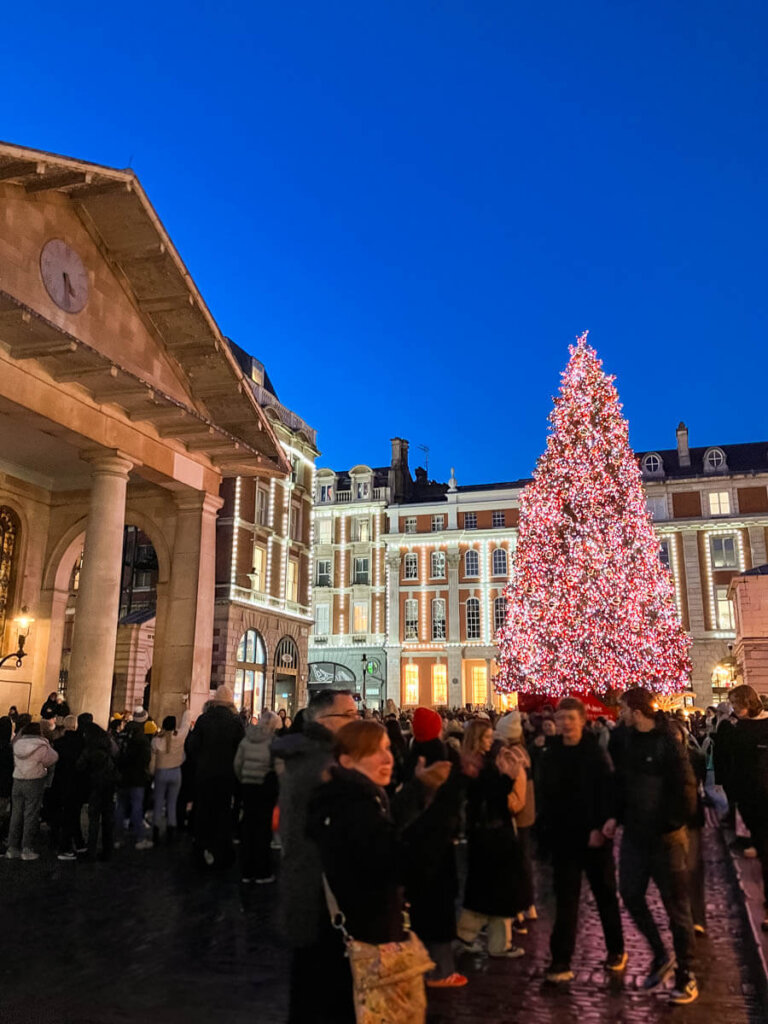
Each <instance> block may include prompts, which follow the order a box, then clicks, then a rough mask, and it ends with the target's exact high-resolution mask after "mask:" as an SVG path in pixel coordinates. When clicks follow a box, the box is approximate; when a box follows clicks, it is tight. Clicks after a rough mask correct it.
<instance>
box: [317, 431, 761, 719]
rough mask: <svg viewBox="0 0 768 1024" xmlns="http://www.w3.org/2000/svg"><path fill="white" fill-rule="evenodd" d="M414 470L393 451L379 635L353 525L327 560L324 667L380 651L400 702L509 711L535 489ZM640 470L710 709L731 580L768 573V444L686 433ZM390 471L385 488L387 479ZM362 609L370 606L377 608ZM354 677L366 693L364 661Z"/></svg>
mask: <svg viewBox="0 0 768 1024" xmlns="http://www.w3.org/2000/svg"><path fill="white" fill-rule="evenodd" d="M407 458H408V446H407V442H404V441H402V440H401V439H396V440H395V441H393V458H392V465H391V466H390V467H389V469H388V471H387V472H388V477H389V479H390V480H395V479H396V480H397V488H395V487H392V486H390V488H389V490H388V491H387V492H384V491H380V494H379V497H380V509H379V511H378V512H377V515H379V516H381V518H382V519H383V521H384V524H385V525H384V530H383V533H382V534H379V535H378V543H379V550H380V552H381V554H382V556H383V558H384V559H385V569H386V572H385V584H384V602H383V612H382V611H381V610H380V611H379V617H378V619H376V620H375V623H376V624H377V625H376V628H377V630H379V632H377V633H376V634H375V635H374V634H372V632H371V630H370V629H368V630H366V629H363V627H364V626H369V624H370V620H368V619H366V618H365V617H360V618H359V619H358V621H357V626H359V627H360V628H359V629H356V628H355V621H354V603H355V601H356V600H357V598H356V595H355V593H354V591H353V590H350V589H349V587H350V586H351V580H352V579H353V576H351V575H350V574H351V573H353V572H354V559H355V558H356V557H358V556H357V555H356V553H355V550H354V544H353V542H352V540H351V538H350V536H349V530H348V527H347V526H346V525H345V526H344V528H343V529H342V527H341V526H340V525H339V526H338V527H337V528H335V529H334V531H333V532H332V535H331V536H332V543H330V545H329V546H326V548H325V549H324V550H323V554H322V559H321V556H320V554H319V553H318V554H317V557H316V572H319V571H322V574H323V578H324V579H328V578H331V579H333V582H334V586H335V588H336V589H334V591H333V594H332V599H333V600H332V602H331V603H332V607H333V608H334V609H336V611H335V614H334V613H328V612H325V611H323V612H321V613H318V610H317V605H318V601H321V602H322V601H324V600H325V599H324V598H320V597H318V593H319V592H318V591H317V590H316V591H315V605H314V610H315V621H316V624H317V623H318V614H319V616H320V617H319V623H320V629H319V630H318V627H317V625H316V627H315V633H314V635H313V637H312V638H311V641H310V662H314V661H315V660H316V659H318V658H319V657H320V655H319V651H320V650H321V649H322V650H324V651H330V650H341V651H344V652H349V651H351V650H354V649H355V648H356V646H357V645H359V646H360V647H362V648H364V649H367V647H368V645H371V646H373V641H374V639H375V644H376V646H377V647H378V645H381V646H383V648H384V650H385V652H386V676H385V687H384V690H383V694H384V695H385V696H388V697H391V698H392V699H393V700H394V701H395V702H396V703H398V704H400V705H404V706H406V707H407V706H414V705H416V704H427V705H432V706H440V705H448V706H452V707H455V706H459V705H464V704H471V705H478V704H489V703H492V702H493V703H499V702H500V698H499V697H498V695H496V694H495V692H494V688H493V677H494V676H495V674H496V672H497V668H498V666H497V656H498V648H497V646H496V643H495V636H496V632H497V630H498V629H499V628H500V626H501V625H502V623H503V622H504V615H505V605H504V587H505V585H506V583H507V581H508V579H509V573H510V570H511V566H512V562H513V559H514V553H515V546H516V538H517V526H518V519H519V497H520V492H521V490H522V488H523V487H524V486H525V484H526V482H527V481H525V480H520V481H514V482H511V483H493V484H487V485H470V486H460V485H459V484H458V483H457V481H456V479H455V477H454V476H453V475H452V477H451V480H450V481H449V483H448V484H436V483H434V482H430V481H428V480H427V479H426V474H425V473H424V471H423V470H417V471H416V474H415V479H412V478H411V475H410V472H409V470H408V464H407ZM638 458H639V461H640V467H641V471H642V475H643V483H644V486H645V490H646V495H647V501H648V507H649V510H650V512H651V515H652V517H653V520H654V523H655V526H656V530H657V533H658V536H659V541H660V552H661V557H662V559H663V560H664V562H665V563H666V564H667V565H668V567H669V569H670V572H671V573H672V577H673V581H674V585H675V594H676V600H677V604H678V608H679V611H680V615H681V619H682V622H683V625H684V627H685V629H686V630H687V631H688V632H689V634H690V636H691V638H692V640H693V645H692V651H691V657H692V676H691V685H692V689H693V690H694V691H695V693H696V697H697V700H698V702H699V703H702V702H706V703H708V702H709V701H710V700H711V698H712V685H713V675H714V674H715V670H716V667H717V666H718V664H720V663H721V662H722V661H723V659H724V658H727V657H728V655H729V650H730V648H729V645H730V646H731V647H732V645H733V643H734V639H735V629H734V625H735V624H734V618H733V609H732V605H731V602H730V600H729V598H728V593H729V586H730V583H731V579H732V578H733V577H735V576H737V575H739V574H740V573H742V572H744V571H745V570H747V569H750V568H751V567H753V566H757V565H762V564H763V563H764V562H765V561H766V536H767V535H766V530H768V443H752V444H740V445H722V446H712V447H707V448H690V447H689V445H688V431H687V428H686V427H685V425H684V424H680V426H679V428H678V430H677V445H676V447H675V448H673V449H665V450H660V451H656V452H643V453H641V454H640V455H639V456H638ZM360 468H361V467H357V469H358V470H359V469H360ZM377 472H378V473H379V474H380V476H381V478H382V479H383V473H384V471H382V470H380V471H377ZM323 474H325V476H323ZM336 476H337V477H338V475H336ZM333 477H334V475H333V474H330V471H327V470H320V471H319V472H318V488H317V489H316V492H315V502H316V516H319V515H325V516H326V517H327V518H334V519H336V518H337V517H338V513H337V504H338V501H337V499H338V493H334V492H333V491H332V490H329V489H328V488H326V489H325V490H323V489H322V487H321V486H320V481H321V479H327V481H328V484H329V486H331V485H332V482H333ZM356 500H357V498H356V491H355V488H354V486H352V488H351V490H350V495H349V497H344V499H342V501H343V503H345V504H346V505H347V506H348V509H349V511H347V513H346V515H343V514H341V516H340V518H341V519H343V520H344V521H345V523H346V520H347V519H348V518H349V517H354V505H355V501H356ZM338 511H340V510H338ZM326 529H327V528H326ZM350 560H352V561H350ZM351 566H352V568H351ZM341 583H343V584H344V586H343V587H341V588H339V587H338V586H337V584H341ZM377 593H378V591H377ZM359 600H360V602H361V603H363V601H364V595H362V594H360V596H359ZM350 615H351V616H352V619H351V620H350ZM350 623H351V624H350ZM382 627H383V635H382V632H380V630H381V629H382ZM318 640H320V644H318ZM328 660H330V658H329V659H328ZM350 672H351V674H352V675H353V676H354V680H355V685H357V687H358V689H359V690H360V689H361V687H360V671H359V668H358V666H357V665H356V664H355V661H354V656H353V657H352V662H351V664H350ZM329 681H331V680H329ZM344 681H345V682H346V684H347V685H349V684H350V681H351V680H350V679H349V678H347V679H346V680H344Z"/></svg>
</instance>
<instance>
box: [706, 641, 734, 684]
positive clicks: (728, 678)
mask: <svg viewBox="0 0 768 1024" xmlns="http://www.w3.org/2000/svg"><path fill="white" fill-rule="evenodd" d="M738 668H739V663H738V662H737V661H736V659H735V658H734V656H733V644H728V657H727V658H723V659H722V660H721V661H719V662H718V663H717V665H715V667H714V668H713V669H712V690H713V692H714V693H717V694H718V696H721V697H722V696H725V695H727V692H728V690H730V689H731V687H732V686H733V684H734V683H735V682H736V677H737V675H738ZM723 691H725V692H723Z"/></svg>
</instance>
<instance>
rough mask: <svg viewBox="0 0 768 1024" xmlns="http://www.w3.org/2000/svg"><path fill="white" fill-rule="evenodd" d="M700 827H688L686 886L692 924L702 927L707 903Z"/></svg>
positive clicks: (704, 923)
mask: <svg viewBox="0 0 768 1024" xmlns="http://www.w3.org/2000/svg"><path fill="white" fill-rule="evenodd" d="M701 840H702V834H701V829H700V828H689V829H688V887H689V893H690V897H691V916H692V917H693V923H694V924H700V925H701V927H702V928H704V927H705V926H706V923H707V904H706V900H705V897H704V851H703V848H702V842H701Z"/></svg>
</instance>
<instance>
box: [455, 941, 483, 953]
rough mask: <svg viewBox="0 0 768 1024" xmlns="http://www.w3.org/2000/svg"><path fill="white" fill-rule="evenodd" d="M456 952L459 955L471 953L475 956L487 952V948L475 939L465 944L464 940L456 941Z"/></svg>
mask: <svg viewBox="0 0 768 1024" xmlns="http://www.w3.org/2000/svg"><path fill="white" fill-rule="evenodd" d="M456 951H457V952H458V953H470V954H473V955H475V956H477V955H479V954H481V953H484V952H485V946H484V945H483V944H482V943H481V942H478V940H477V939H473V940H472V942H465V941H464V939H456Z"/></svg>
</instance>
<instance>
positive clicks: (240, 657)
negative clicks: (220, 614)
mask: <svg viewBox="0 0 768 1024" xmlns="http://www.w3.org/2000/svg"><path fill="white" fill-rule="evenodd" d="M247 636H248V634H247V633H243V635H242V636H241V637H240V643H239V644H238V645H237V661H245V640H246V637H247Z"/></svg>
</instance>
